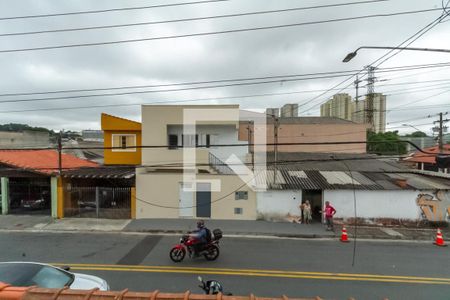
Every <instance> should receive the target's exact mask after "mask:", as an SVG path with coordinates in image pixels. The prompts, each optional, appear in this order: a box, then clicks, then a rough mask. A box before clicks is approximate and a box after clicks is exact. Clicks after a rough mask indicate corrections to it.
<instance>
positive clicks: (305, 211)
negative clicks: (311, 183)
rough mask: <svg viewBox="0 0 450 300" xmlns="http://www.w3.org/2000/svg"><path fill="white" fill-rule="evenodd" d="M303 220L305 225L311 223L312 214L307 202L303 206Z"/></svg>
mask: <svg viewBox="0 0 450 300" xmlns="http://www.w3.org/2000/svg"><path fill="white" fill-rule="evenodd" d="M303 219H304V222H305V224H309V223H311V220H312V214H311V204H310V203H309V200H306V201H305V204H303Z"/></svg>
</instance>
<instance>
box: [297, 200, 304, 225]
mask: <svg viewBox="0 0 450 300" xmlns="http://www.w3.org/2000/svg"><path fill="white" fill-rule="evenodd" d="M303 207H304V204H303V203H300V205H299V206H298V208H299V209H300V218H299V219H298V223H300V224H302V223H303Z"/></svg>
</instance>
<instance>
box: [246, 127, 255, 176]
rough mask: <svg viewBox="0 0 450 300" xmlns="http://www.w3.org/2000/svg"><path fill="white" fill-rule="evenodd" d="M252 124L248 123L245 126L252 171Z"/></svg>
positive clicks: (253, 164) (253, 151) (253, 155)
mask: <svg viewBox="0 0 450 300" xmlns="http://www.w3.org/2000/svg"><path fill="white" fill-rule="evenodd" d="M253 124H254V123H253V122H252V121H249V122H248V124H247V140H248V152H249V153H250V155H251V158H252V161H251V164H252V170H254V169H255V147H254V146H252V144H253V135H252V133H253V132H252V125H253ZM253 128H254V126H253ZM253 130H254V129H253Z"/></svg>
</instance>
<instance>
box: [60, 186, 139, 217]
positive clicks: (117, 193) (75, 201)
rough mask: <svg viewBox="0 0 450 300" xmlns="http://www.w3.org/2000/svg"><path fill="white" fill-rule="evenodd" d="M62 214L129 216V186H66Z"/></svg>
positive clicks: (73, 215)
mask: <svg viewBox="0 0 450 300" xmlns="http://www.w3.org/2000/svg"><path fill="white" fill-rule="evenodd" d="M64 216H66V217H81V218H108V219H129V218H131V187H100V186H70V185H69V186H67V187H66V189H65V191H64Z"/></svg>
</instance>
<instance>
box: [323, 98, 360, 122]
mask: <svg viewBox="0 0 450 300" xmlns="http://www.w3.org/2000/svg"><path fill="white" fill-rule="evenodd" d="M352 108H353V107H352V97H351V96H350V95H349V94H336V95H334V96H333V98H331V99H330V100H328V101H327V102H326V103H324V104H322V105H321V106H320V116H322V117H336V118H341V119H344V120H349V121H351V120H352V112H353V111H352Z"/></svg>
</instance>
